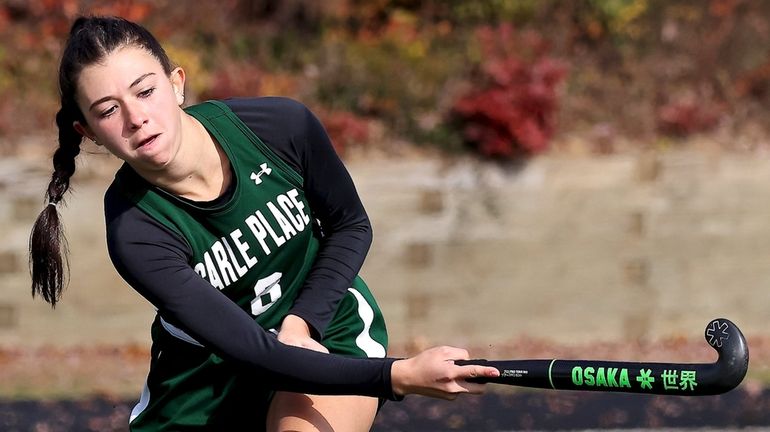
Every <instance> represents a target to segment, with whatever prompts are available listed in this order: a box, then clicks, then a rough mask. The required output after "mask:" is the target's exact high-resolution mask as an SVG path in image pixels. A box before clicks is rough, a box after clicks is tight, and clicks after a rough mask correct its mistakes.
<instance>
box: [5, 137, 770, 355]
mask: <svg viewBox="0 0 770 432" xmlns="http://www.w3.org/2000/svg"><path fill="white" fill-rule="evenodd" d="M115 165H116V164H115V162H114V161H110V160H109V159H107V158H106V157H102V156H99V157H96V158H91V160H90V161H89V162H88V163H87V164H86V165H85V166H83V167H81V168H80V169H79V174H78V176H77V178H76V181H75V186H76V192H75V194H74V195H73V196H72V197H71V198H70V200H69V202H70V204H69V205H68V206H67V207H66V208H65V209H64V210H63V213H64V217H65V220H66V224H67V225H66V226H67V234H68V237H69V238H70V249H71V281H70V285H69V288H68V289H67V291H66V292H65V296H64V298H63V301H62V303H61V304H60V305H59V306H57V307H56V310H55V311H52V310H51V309H50V307H48V306H47V305H45V304H44V303H43V302H42V301H39V300H36V301H32V300H31V299H30V298H29V291H30V288H29V275H28V270H27V265H26V260H27V258H26V245H27V239H28V234H29V228H30V226H31V224H32V220H33V219H34V217H35V216H36V214H37V212H38V211H39V210H40V208H41V207H42V203H41V200H42V199H41V196H42V191H43V190H44V187H45V184H46V182H47V178H46V177H47V176H48V175H49V173H48V171H47V170H48V168H47V166H45V165H44V166H40V165H39V164H37V163H32V162H28V161H24V160H17V159H6V160H0V198H1V199H0V206H1V207H0V238H2V239H3V240H4V242H3V243H2V245H0V346H12V345H19V344H21V345H40V344H55V345H73V344H82V343H100V344H101V343H105V344H109V343H123V342H137V343H146V342H147V341H148V327H149V323H150V321H151V319H152V315H153V310H152V307H151V306H150V305H149V303H147V302H145V301H144V300H143V299H141V298H140V297H139V296H138V295H137V294H135V293H134V292H133V290H131V289H130V288H128V287H126V286H125V284H124V283H123V282H122V281H121V280H120V279H119V277H118V276H117V275H116V274H115V272H114V270H113V269H112V267H111V265H110V263H109V261H108V259H107V257H106V251H105V246H104V239H103V238H104V234H103V230H104V228H103V218H102V210H101V205H102V204H101V197H102V193H103V190H104V188H105V187H106V184H107V183H108V182H109V178H110V176H109V175H108V174H106V173H109V172H110V171H111V170H112V169H114V167H115ZM348 166H349V169H350V171H351V174H352V175H353V178H354V180H355V181H356V184H357V185H358V188H359V193H360V195H361V197H362V200H363V201H364V204H365V206H366V208H367V210H368V212H369V215H370V217H371V219H372V222H373V226H374V234H375V241H374V244H373V246H372V249H371V252H370V255H369V258H368V260H367V263H366V264H365V267H364V269H363V275H364V277H365V279H366V280H367V282H368V283H369V285H370V287H371V288H372V290H373V291H374V292H375V294H376V295H377V297H378V299H379V301H380V303H381V306H382V308H383V310H384V312H385V314H386V318H387V320H388V323H389V327H390V331H391V338H392V341H393V342H396V343H403V342H406V341H409V340H412V339H414V338H426V339H427V340H429V341H430V342H431V343H455V344H487V343H494V342H499V341H502V340H508V339H516V338H519V337H534V338H541V337H542V338H549V339H553V340H555V341H558V342H582V341H586V340H597V339H603V340H609V341H612V340H619V339H621V338H656V337H661V336H684V337H699V335H700V334H701V332H702V331H703V329H704V328H705V325H706V323H707V322H708V321H709V320H710V319H711V318H715V317H717V316H724V317H727V318H730V319H732V320H733V321H734V322H736V324H738V325H739V326H741V328H742V329H743V330H744V332H745V333H746V334H747V335H750V334H760V333H763V332H764V323H765V320H766V318H767V317H768V316H769V315H770V301H769V300H770V295H769V294H768V291H767V287H768V286H770V223H768V220H769V219H770V187H768V185H770V159H768V158H766V157H762V156H757V155H733V154H719V153H708V152H699V151H684V150H683V151H667V152H661V153H644V154H638V155H618V156H607V157H599V158H597V157H592V158H576V157H570V158H567V157H557V156H549V157H544V158H539V159H536V160H533V161H532V162H530V163H528V164H526V165H524V166H519V167H506V168H501V167H495V166H489V165H483V164H480V163H478V162H473V161H469V160H459V161H453V162H446V161H437V160H411V161H399V160H377V161H366V160H355V161H350V162H349V163H348Z"/></svg>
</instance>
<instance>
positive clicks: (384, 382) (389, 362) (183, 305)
mask: <svg viewBox="0 0 770 432" xmlns="http://www.w3.org/2000/svg"><path fill="white" fill-rule="evenodd" d="M105 212H106V216H107V246H108V249H109V253H110V258H111V259H112V260H113V263H114V264H115V267H116V269H117V270H118V272H119V273H120V274H121V276H123V278H124V279H125V280H126V281H127V282H128V283H129V284H130V285H131V286H132V287H133V288H134V289H136V290H137V291H138V292H139V293H140V294H141V295H142V296H144V297H145V298H146V299H147V300H149V301H150V302H151V303H152V304H153V305H155V307H157V308H158V312H159V313H160V314H161V315H162V316H163V317H164V319H166V320H167V321H169V322H172V323H173V324H175V325H177V326H179V327H180V328H182V329H184V330H185V331H186V332H187V333H189V334H190V335H191V336H192V337H194V338H195V339H196V340H198V341H199V342H201V343H202V344H203V345H204V346H205V347H206V348H207V349H210V350H211V351H213V352H214V353H216V354H218V355H220V356H221V357H222V358H225V359H227V360H228V361H232V362H234V364H237V365H240V366H241V367H246V368H248V369H249V370H252V371H254V372H256V373H258V374H260V375H261V376H262V377H263V379H264V381H265V385H266V386H268V387H271V388H274V389H276V390H287V391H294V392H301V393H313V394H355V395H364V396H376V397H385V398H389V399H399V398H401V397H402V396H403V395H406V394H409V393H417V394H424V395H428V396H433V397H442V398H446V399H451V398H454V397H456V395H457V394H459V393H466V392H471V393H478V392H480V391H481V389H483V387H482V385H481V384H471V383H467V382H465V381H464V378H466V377H477V376H482V375H483V376H494V374H496V373H497V369H495V368H484V367H481V366H456V365H454V362H453V361H452V359H459V358H463V359H467V358H468V356H467V353H466V352H465V351H464V350H456V349H449V348H438V349H434V350H429V351H426V352H425V353H422V354H420V355H418V356H416V357H414V358H411V359H405V360H397V359H392V358H386V359H352V358H346V357H342V356H336V355H330V354H322V353H318V352H314V351H310V350H306V349H302V348H298V347H293V346H289V345H285V344H283V343H280V342H278V341H277V340H276V339H275V338H274V337H272V336H271V335H269V334H268V333H267V332H266V331H265V330H264V329H262V328H261V327H260V326H259V325H257V324H256V323H255V322H254V320H253V319H252V318H251V317H250V316H249V315H248V314H247V313H246V312H245V311H243V310H242V309H241V308H239V307H238V306H237V305H236V304H235V303H233V302H232V301H230V300H229V299H228V298H227V297H225V296H224V295H223V294H222V293H221V292H219V290H217V289H215V288H213V287H212V286H211V285H210V284H209V283H208V282H206V281H205V280H203V279H202V278H200V277H199V276H198V274H197V273H195V271H194V270H193V269H192V268H191V267H190V266H189V265H188V264H187V256H188V255H189V251H188V249H187V247H186V244H185V243H184V242H183V241H182V240H181V239H180V238H179V237H178V236H176V235H175V234H174V233H172V232H170V231H168V230H167V229H166V228H165V227H163V226H162V225H160V224H158V223H156V222H155V221H153V220H152V219H150V218H149V217H147V216H146V215H144V213H142V212H141V211H140V210H138V209H136V208H135V207H133V206H132V205H131V204H130V203H128V202H125V201H124V200H122V198H121V197H120V196H119V195H118V194H115V193H111V192H110V191H108V192H107V195H106V197H105ZM202 349H204V348H202ZM308 365H312V367H308ZM391 374H394V375H391ZM488 374H493V375H488Z"/></svg>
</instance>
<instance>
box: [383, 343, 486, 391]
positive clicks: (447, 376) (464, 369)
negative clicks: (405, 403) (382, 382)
mask: <svg viewBox="0 0 770 432" xmlns="http://www.w3.org/2000/svg"><path fill="white" fill-rule="evenodd" d="M468 358H469V357H468V351H466V350H464V349H461V348H453V347H448V346H443V347H437V348H431V349H428V350H426V351H423V352H421V353H420V354H418V355H417V356H415V357H412V358H408V359H405V360H396V361H395V362H394V363H393V366H392V369H391V382H392V385H393V391H394V392H395V393H396V394H399V395H407V394H421V395H423V396H430V397H435V398H440V399H447V400H454V399H455V398H457V395H459V394H461V393H471V394H481V393H483V392H484V390H485V389H486V387H485V384H478V383H470V382H468V381H466V379H467V378H475V377H481V376H484V377H496V376H499V375H500V372H499V371H498V370H497V369H495V368H493V367H487V366H476V365H467V366H458V365H456V364H454V361H455V360H467V359H468Z"/></svg>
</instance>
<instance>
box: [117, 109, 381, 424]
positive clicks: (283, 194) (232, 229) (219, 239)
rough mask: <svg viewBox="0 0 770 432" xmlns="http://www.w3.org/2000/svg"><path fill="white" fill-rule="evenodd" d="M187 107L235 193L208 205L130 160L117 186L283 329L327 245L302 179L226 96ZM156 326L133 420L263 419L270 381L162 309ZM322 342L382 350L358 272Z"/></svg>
mask: <svg viewBox="0 0 770 432" xmlns="http://www.w3.org/2000/svg"><path fill="white" fill-rule="evenodd" d="M187 112H188V113H189V114H190V115H192V116H193V117H195V118H196V119H197V120H198V121H200V122H201V123H202V124H203V126H204V127H205V128H206V129H207V130H208V131H209V133H211V135H212V136H213V138H214V139H215V140H216V142H217V143H218V144H219V145H220V146H221V148H222V150H223V151H224V153H225V154H226V156H227V158H228V160H229V162H230V166H231V172H232V182H233V184H232V193H231V195H230V196H229V198H228V199H226V200H223V201H222V202H217V203H216V204H214V205H206V206H201V205H199V204H197V203H196V202H193V201H190V200H186V199H183V198H179V197H177V196H174V195H172V194H169V193H167V192H165V191H163V190H161V189H159V188H156V187H152V186H150V185H149V184H147V183H146V182H144V181H137V177H136V174H135V173H133V171H131V169H130V168H129V167H124V168H122V169H121V170H120V171H119V172H118V174H117V176H116V179H115V185H114V186H116V187H117V188H118V189H119V190H120V191H121V193H123V194H124V195H125V196H126V197H128V199H129V200H130V201H131V202H132V203H133V204H134V205H135V206H136V207H138V208H139V209H141V210H142V211H143V212H145V213H146V214H147V215H149V216H150V217H151V218H153V219H154V220H156V221H158V222H159V223H161V224H162V225H163V226H165V227H166V228H167V229H168V230H170V231H172V232H174V233H176V234H177V235H178V236H179V237H180V238H182V239H184V241H185V242H186V243H187V244H188V246H189V250H190V251H191V258H190V262H189V265H190V267H192V268H193V269H194V270H195V273H197V275H198V276H200V277H201V278H203V279H205V280H206V281H208V282H209V283H210V284H211V286H212V289H218V290H220V291H221V292H222V294H224V295H225V296H227V297H228V298H229V299H230V300H232V302H234V303H235V304H237V305H238V306H239V307H240V308H241V309H243V310H244V311H246V312H247V313H249V314H250V315H251V316H253V318H254V321H255V322H256V324H258V325H260V326H261V327H263V328H264V329H267V330H273V331H277V330H278V329H279V326H280V324H281V321H282V320H283V318H284V317H285V316H286V314H287V313H288V312H289V310H290V308H291V307H292V305H293V302H294V300H295V299H296V298H297V296H298V295H299V293H300V291H301V289H302V286H303V283H304V280H305V278H306V277H307V275H308V272H309V271H310V270H311V267H312V266H313V263H314V261H315V258H316V256H317V253H318V250H319V245H320V243H319V242H320V240H319V237H320V234H319V232H318V229H317V226H316V223H315V220H314V217H313V213H312V209H311V208H310V205H309V203H308V201H307V199H306V197H305V194H304V191H303V189H302V185H303V179H302V178H301V177H300V175H299V174H298V173H297V172H295V171H293V170H292V169H291V168H290V167H289V166H288V165H287V164H286V163H285V162H284V161H283V160H282V159H280V158H279V157H278V156H277V155H276V154H274V153H273V152H272V151H271V150H270V148H269V147H268V146H267V145H265V143H263V142H262V141H261V140H260V139H259V138H258V137H257V136H256V135H255V134H254V133H253V132H252V131H251V130H250V129H249V128H248V126H246V125H245V124H244V123H243V122H242V121H241V120H240V119H239V118H238V117H237V116H236V115H235V114H234V113H233V112H232V111H230V109H229V108H228V107H227V106H226V105H224V104H223V103H220V102H215V101H210V102H206V103H203V104H200V105H197V106H193V107H190V108H188V109H187ZM212 319H215V317H212ZM152 335H153V350H152V352H153V359H152V363H151V368H150V374H149V377H148V382H147V385H146V388H145V391H144V393H143V395H142V399H141V400H140V403H139V405H137V408H135V410H134V412H133V413H132V421H131V429H132V430H142V431H144V430H165V429H167V430H178V429H180V428H182V426H181V425H186V427H190V428H193V426H195V427H197V428H198V429H200V430H209V429H211V428H212V427H215V426H216V427H224V426H225V425H230V424H240V423H237V422H238V421H243V420H245V419H244V418H239V416H246V417H248V419H250V420H255V419H257V421H258V422H259V421H262V420H261V419H262V418H263V415H264V411H265V410H266V409H267V406H268V404H269V399H270V395H271V390H270V389H269V388H264V386H263V385H261V383H260V382H259V380H256V379H255V378H254V377H253V376H251V375H249V374H248V372H244V371H242V370H240V369H238V368H236V367H234V366H233V365H230V364H228V363H227V362H226V361H224V360H223V359H222V358H221V357H219V356H217V355H216V354H214V353H212V352H211V351H210V350H207V349H205V347H204V346H203V344H202V343H201V342H200V341H197V340H196V339H195V338H194V337H192V336H191V335H189V334H187V333H186V332H185V331H184V330H183V329H182V328H180V326H179V325H178V324H177V323H173V322H169V321H167V320H165V319H163V317H161V316H160V315H159V316H158V317H157V318H156V320H155V322H154V323H153V328H152ZM321 342H322V344H324V345H325V346H327V348H329V349H330V352H334V353H339V354H345V355H351V356H359V357H365V356H368V357H384V355H385V350H386V346H387V335H386V332H385V327H384V322H383V320H382V316H381V313H380V311H379V309H378V307H377V305H376V303H375V302H374V299H373V298H372V296H371V293H370V292H369V290H368V288H367V287H366V285H365V284H364V282H363V281H362V280H361V279H360V278H359V277H356V278H355V280H354V281H353V282H352V283H351V288H350V289H349V290H348V294H347V295H346V296H345V297H344V298H343V299H342V300H341V302H340V303H339V307H338V311H337V314H336V315H335V317H334V319H333V320H332V322H331V323H330V324H329V327H328V329H327V331H326V333H325V336H324V339H323V340H322V341H321ZM245 407H249V408H245ZM256 407H259V409H256ZM232 422H235V423H232ZM249 423H252V422H249ZM217 425H219V426H217ZM252 426H253V423H252ZM185 430H186V429H185Z"/></svg>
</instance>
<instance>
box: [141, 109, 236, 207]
mask: <svg viewBox="0 0 770 432" xmlns="http://www.w3.org/2000/svg"><path fill="white" fill-rule="evenodd" d="M181 122H182V124H181V126H182V127H181V134H180V140H181V141H182V142H181V144H180V146H179V152H178V154H177V156H176V158H175V161H174V163H173V164H172V165H170V166H168V167H167V169H166V170H164V171H163V172H162V173H159V175H157V176H156V177H155V178H148V179H147V180H149V181H150V183H153V184H155V185H156V186H158V187H160V188H161V189H164V190H166V191H168V192H170V193H172V194H174V195H178V196H181V197H184V198H188V199H191V200H194V201H211V200H213V199H215V198H217V197H219V196H220V195H221V194H222V193H223V192H224V191H225V190H226V189H227V186H228V185H229V183H230V177H231V175H230V162H229V160H228V159H227V155H226V154H225V153H224V151H223V150H222V147H221V146H220V145H219V144H218V143H217V142H216V141H215V140H214V139H213V138H212V136H211V135H209V133H208V131H207V130H206V128H204V127H203V125H202V124H201V123H200V122H199V121H198V120H196V119H195V118H194V117H192V116H190V115H189V114H186V113H183V114H182V118H181Z"/></svg>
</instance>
